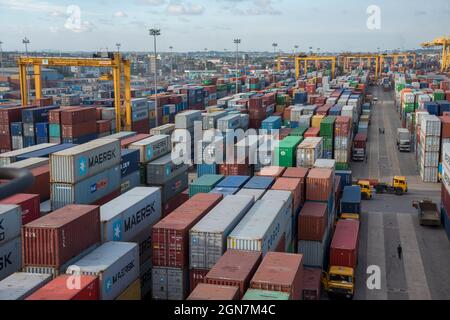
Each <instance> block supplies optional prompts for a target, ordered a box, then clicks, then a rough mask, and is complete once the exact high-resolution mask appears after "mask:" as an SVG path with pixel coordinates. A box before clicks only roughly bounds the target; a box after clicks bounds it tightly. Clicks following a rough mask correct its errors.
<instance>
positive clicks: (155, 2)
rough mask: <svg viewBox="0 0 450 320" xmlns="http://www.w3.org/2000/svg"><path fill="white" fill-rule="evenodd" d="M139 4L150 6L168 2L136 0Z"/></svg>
mask: <svg viewBox="0 0 450 320" xmlns="http://www.w3.org/2000/svg"><path fill="white" fill-rule="evenodd" d="M134 2H135V3H136V4H138V5H148V6H160V5H163V4H166V3H167V1H166V0H135V1H134Z"/></svg>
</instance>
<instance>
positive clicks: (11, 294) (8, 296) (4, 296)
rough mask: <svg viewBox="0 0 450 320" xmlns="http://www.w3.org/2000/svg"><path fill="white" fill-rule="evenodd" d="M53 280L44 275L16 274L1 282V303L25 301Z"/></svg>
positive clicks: (49, 276)
mask: <svg viewBox="0 0 450 320" xmlns="http://www.w3.org/2000/svg"><path fill="white" fill-rule="evenodd" d="M50 280H52V276H51V275H49V274H42V273H26V272H15V273H13V274H12V275H10V276H9V277H7V278H5V279H3V280H2V281H0V301H3V300H24V299H25V298H26V297H28V296H30V295H31V294H33V293H34V292H36V291H37V290H38V289H40V288H42V287H43V286H44V285H46V284H47V283H48V282H50Z"/></svg>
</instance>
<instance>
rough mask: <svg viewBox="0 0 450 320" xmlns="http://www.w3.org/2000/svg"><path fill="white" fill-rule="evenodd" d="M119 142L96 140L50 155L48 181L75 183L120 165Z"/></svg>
mask: <svg viewBox="0 0 450 320" xmlns="http://www.w3.org/2000/svg"><path fill="white" fill-rule="evenodd" d="M120 158H121V153H120V141H119V140H117V139H107V138H103V139H97V140H93V141H90V142H88V143H85V144H82V145H79V146H76V147H73V148H69V149H66V150H63V151H59V152H56V153H53V154H51V155H50V181H51V182H61V183H76V182H79V181H81V180H84V179H87V178H89V177H92V176H94V175H96V174H98V173H100V172H103V171H105V170H106V169H109V168H111V167H113V166H115V165H119V164H120Z"/></svg>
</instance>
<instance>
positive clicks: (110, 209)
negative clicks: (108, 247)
mask: <svg viewBox="0 0 450 320" xmlns="http://www.w3.org/2000/svg"><path fill="white" fill-rule="evenodd" d="M160 219H161V190H160V189H159V188H150V187H138V188H134V189H132V190H130V191H128V192H127V193H125V194H122V195H121V196H119V197H117V198H115V199H113V200H112V201H110V202H108V203H107V204H105V205H103V206H101V207H100V221H101V229H102V241H103V242H106V241H126V242H134V241H136V237H137V235H138V234H139V233H140V232H142V231H143V230H144V229H147V228H148V227H151V226H153V225H154V224H155V223H156V222H157V221H159V220H160Z"/></svg>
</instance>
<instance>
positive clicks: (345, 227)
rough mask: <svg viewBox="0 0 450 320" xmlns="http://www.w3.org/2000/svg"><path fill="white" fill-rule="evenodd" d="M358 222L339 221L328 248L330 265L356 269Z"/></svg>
mask: <svg viewBox="0 0 450 320" xmlns="http://www.w3.org/2000/svg"><path fill="white" fill-rule="evenodd" d="M358 237H359V221H357V220H339V221H338V222H337V224H336V229H335V231H334V235H333V239H332V241H331V246H330V265H331V266H340V267H349V268H353V269H355V268H356V264H357V259H358Z"/></svg>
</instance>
